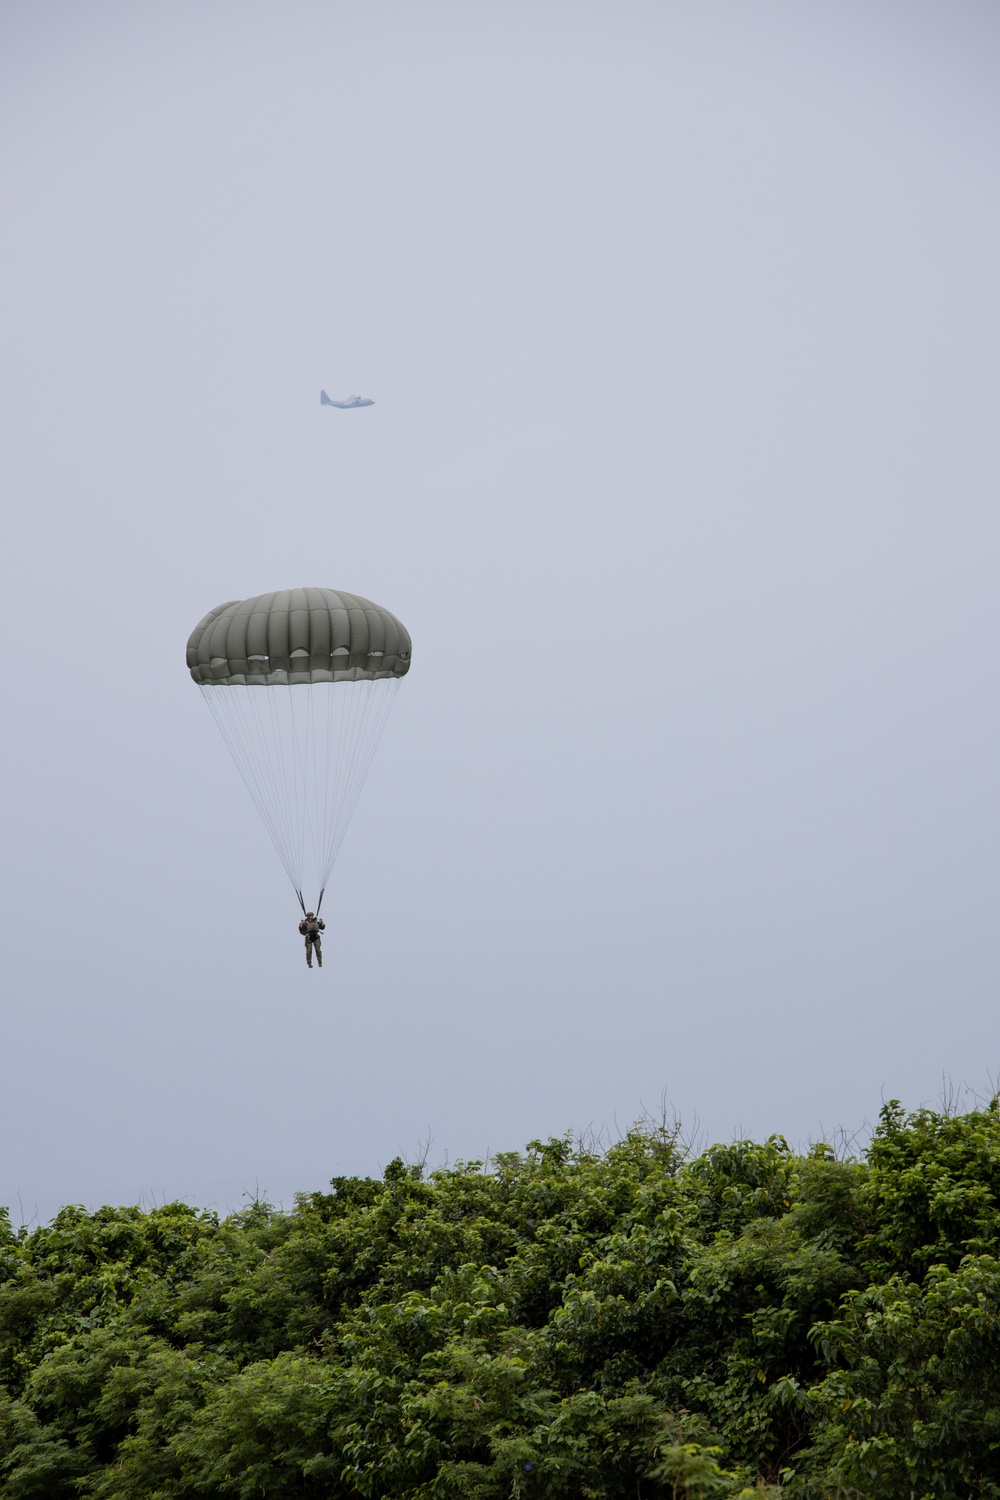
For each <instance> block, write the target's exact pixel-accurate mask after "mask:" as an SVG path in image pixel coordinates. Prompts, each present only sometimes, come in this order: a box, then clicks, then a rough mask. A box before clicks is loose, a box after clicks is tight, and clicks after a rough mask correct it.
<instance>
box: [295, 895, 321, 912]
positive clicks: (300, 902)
mask: <svg viewBox="0 0 1000 1500" xmlns="http://www.w3.org/2000/svg"><path fill="white" fill-rule="evenodd" d="M295 894H296V896H298V898H299V905H300V906H301V908H302V915H303V916H307V915H308V913H307V912H306V903H305V902H304V901H303V899H302V892H301V891H296V892H295ZM320 899H321V900H322V892H320ZM316 915H317V916H319V908H318V907H317V909H316Z"/></svg>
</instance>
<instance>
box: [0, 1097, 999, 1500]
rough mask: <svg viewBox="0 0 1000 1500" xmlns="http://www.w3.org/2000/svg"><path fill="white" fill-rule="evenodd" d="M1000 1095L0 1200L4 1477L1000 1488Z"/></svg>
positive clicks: (200, 1487) (161, 1498) (405, 1486)
mask: <svg viewBox="0 0 1000 1500" xmlns="http://www.w3.org/2000/svg"><path fill="white" fill-rule="evenodd" d="M998 1393H1000V1118H998V1116H997V1112H996V1110H995V1109H993V1108H991V1109H989V1110H984V1111H974V1112H972V1113H969V1114H965V1115H960V1116H947V1115H936V1114H933V1113H931V1112H929V1111H926V1110H922V1111H919V1112H918V1113H916V1114H913V1115H910V1116H906V1115H904V1113H903V1112H902V1110H901V1109H900V1108H899V1106H898V1105H895V1104H892V1105H889V1106H887V1107H886V1109H885V1110H883V1113H882V1117H881V1121H880V1125H879V1128H878V1130H877V1131H876V1133H875V1136H874V1139H873V1141H872V1143H871V1146H870V1149H869V1151H868V1152H867V1155H866V1157H865V1159H863V1160H852V1161H841V1160H837V1159H836V1158H835V1156H834V1154H833V1152H832V1151H831V1150H830V1148H829V1147H826V1146H818V1147H815V1148H814V1149H813V1150H812V1151H810V1152H809V1153H807V1154H805V1155H798V1154H796V1153H794V1152H792V1151H790V1150H789V1148H788V1146H787V1145H786V1144H785V1142H784V1141H783V1140H781V1139H780V1138H778V1137H775V1138H772V1139H771V1140H769V1141H766V1142H764V1143H762V1144H757V1143H753V1142H749V1141H739V1142H736V1143H733V1144H730V1145H728V1146H715V1147H713V1148H711V1149H710V1150H708V1151H706V1152H704V1153H703V1154H701V1155H699V1156H697V1157H693V1158H689V1157H687V1156H686V1155H685V1153H684V1152H683V1151H682V1150H681V1149H680V1147H679V1145H678V1142H677V1140H676V1138H675V1136H674V1134H673V1133H672V1132H669V1131H664V1130H658V1129H645V1128H643V1129H636V1130H634V1131H633V1132H631V1133H630V1134H629V1135H628V1136H627V1137H626V1138H625V1139H624V1140H623V1141H621V1142H619V1143H618V1144H617V1145H615V1146H613V1147H611V1148H610V1149H609V1150H607V1151H604V1152H600V1151H597V1150H593V1149H589V1148H587V1147H583V1146H575V1147H574V1146H573V1145H572V1143H571V1142H570V1140H569V1139H568V1138H567V1139H559V1140H552V1141H548V1142H538V1141H536V1142H533V1143H532V1144H531V1145H530V1146H529V1147H528V1149H527V1151H526V1152H525V1153H524V1154H517V1153H510V1154H506V1155H503V1156H501V1157H498V1158H497V1159H496V1160H494V1161H492V1162H490V1163H489V1164H483V1163H480V1162H467V1163H459V1164H458V1165H457V1166H455V1167H451V1168H448V1169H443V1170H440V1171H437V1172H433V1173H431V1174H430V1175H429V1176H428V1177H426V1178H425V1176H424V1174H423V1173H422V1172H421V1171H420V1170H419V1169H416V1168H412V1167H408V1166H406V1165H405V1164H404V1163H402V1162H400V1161H396V1162H393V1163H391V1164H390V1166H389V1167H388V1168H387V1170H386V1172H385V1175H384V1178H383V1180H382V1181H376V1180H372V1179H351V1178H338V1179H335V1180H334V1182H333V1183H331V1190H330V1191H329V1192H326V1193H305V1194H302V1195H300V1197H299V1198H298V1199H297V1201H296V1206H295V1208H294V1210H293V1211H292V1212H290V1213H281V1212H277V1211H275V1210H273V1209H271V1208H269V1207H268V1206H267V1205H265V1204H254V1205H253V1206H252V1207H250V1208H249V1209H247V1210H246V1211H244V1212H243V1213H240V1214H236V1215H234V1216H231V1217H229V1218H227V1219H224V1220H222V1221H220V1220H219V1219H218V1218H216V1217H215V1216H214V1215H212V1214H207V1213H204V1212H201V1211H198V1210H196V1209H192V1208H188V1207H186V1206H185V1205H183V1204H169V1205H166V1206H165V1207H162V1208H156V1209H153V1210H150V1211H148V1212H144V1211H142V1210H140V1209H138V1208H123V1209H110V1208H102V1209H100V1210H98V1212H96V1213H92V1214H91V1213H87V1212H85V1211H84V1210H83V1209H81V1208H79V1207H70V1208H66V1209H63V1210H62V1212H61V1213H59V1214H58V1215H57V1216H56V1218H55V1219H54V1220H53V1222H52V1223H51V1224H50V1225H47V1226H45V1227H42V1228H38V1229H35V1230H34V1231H30V1232H28V1231H21V1232H20V1233H15V1232H14V1231H13V1230H12V1229H11V1228H10V1224H9V1220H8V1219H7V1218H5V1217H0V1495H2V1496H3V1497H4V1500H7V1497H10V1500H63V1497H66V1500H69V1497H78V1496H92V1497H97V1500H140V1497H141V1500H195V1497H202V1500H204V1497H220V1500H221V1497H229V1496H233V1497H240V1500H251V1497H259V1496H260V1497H263V1496H266V1497H268V1500H283V1497H286V1496H287V1497H292V1496H295V1497H299V1500H303V1497H305V1500H309V1497H315V1500H321V1497H322V1500H328V1497H339V1496H344V1497H348V1496H351V1497H369V1500H431V1497H434V1500H445V1497H449V1496H454V1497H463V1500H506V1497H511V1496H514V1497H521V1500H562V1497H565V1500H570V1497H574V1500H576V1497H590V1500H663V1497H671V1500H681V1497H684V1500H696V1497H731V1500H735V1497H737V1496H744V1497H747V1500H748V1497H750V1496H751V1495H754V1496H757V1497H758V1500H761V1497H765V1496H776V1495H777V1494H778V1493H781V1494H787V1495H789V1496H790V1497H794V1496H798V1497H801V1500H820V1497H824V1500H834V1497H848V1496H852V1495H853V1496H863V1497H864V1500H906V1497H909V1496H913V1497H919V1500H930V1497H942V1500H945V1497H956V1500H957V1497H959V1496H961V1497H963V1500H964V1497H965V1496H974V1497H977V1500H986V1497H997V1500H1000V1457H998V1455H1000V1394H998Z"/></svg>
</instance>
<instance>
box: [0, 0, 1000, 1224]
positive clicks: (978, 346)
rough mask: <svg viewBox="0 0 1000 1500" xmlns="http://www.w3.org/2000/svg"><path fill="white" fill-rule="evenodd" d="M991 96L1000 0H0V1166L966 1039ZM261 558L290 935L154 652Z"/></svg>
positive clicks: (731, 1106)
mask: <svg viewBox="0 0 1000 1500" xmlns="http://www.w3.org/2000/svg"><path fill="white" fill-rule="evenodd" d="M998 127H1000V9H998V7H997V6H996V4H995V3H994V0H983V3H970V0H941V3H937V4H927V3H921V0H899V3H890V0H885V3H878V0H861V3H852V0H812V3H809V4H802V3H801V0H752V3H746V0H739V3H737V0H726V3H713V0H685V3H677V0H659V3H655V4H654V3H641V0H631V3H617V0H616V3H611V0H603V3H589V0H572V3H565V4H564V3H558V0H530V3H527V0H525V3H516V0H504V3H502V4H501V3H493V4H478V3H477V4H473V3H465V4H451V3H446V0H429V3H427V4H422V5H419V6H417V5H413V4H409V3H387V0H365V3H361V0H354V3H346V0H344V3H338V0H325V3H311V0H299V3H295V0H292V3H282V4H280V5H279V4H278V3H266V4H265V3H260V0H240V3H227V0H217V3H211V4H205V3H203V0H197V3H193V0H169V3H168V0H153V3H150V4H144V5H136V4H134V3H113V0H112V3H105V0H90V3H87V4H85V5H81V4H79V3H75V0H67V3H54V0H5V4H4V5H3V7H2V10H0V141H2V166H0V201H2V203H3V211H2V214H0V236H2V243H0V287H2V292H0V296H2V299H3V304H4V314H3V332H2V348H3V356H2V374H0V382H2V384H0V424H2V433H0V445H2V453H0V464H2V479H3V496H4V498H3V532H2V553H0V588H2V601H3V622H4V623H3V631H4V639H3V646H2V660H3V663H4V669H5V671H4V692H3V707H4V715H3V732H2V740H0V776H2V788H3V796H2V809H0V837H2V847H3V854H4V857H3V861H2V866H0V881H2V908H0V909H2V913H3V924H2V925H3V934H2V946H0V993H2V1031H0V1045H2V1049H3V1060H2V1090H0V1141H2V1143H3V1148H2V1159H0V1203H3V1202H7V1203H10V1204H11V1205H12V1207H13V1213H14V1217H15V1219H17V1218H19V1217H21V1216H23V1218H25V1219H29V1220H30V1219H32V1218H33V1217H36V1216H37V1217H39V1218H41V1219H45V1218H47V1217H48V1216H50V1215H51V1214H52V1213H53V1212H54V1211H55V1209H56V1208H57V1207H58V1206H59V1205H60V1204H61V1203H63V1202H67V1201H81V1202H86V1203H87V1204H89V1205H97V1204H99V1203H102V1202H105V1201H110V1202H128V1201H136V1200H140V1199H141V1200H142V1201H144V1202H147V1203H148V1202H150V1201H152V1200H153V1199H156V1200H160V1199H161V1198H164V1197H166V1198H168V1199H169V1198H173V1197H182V1198H185V1199H187V1200H189V1201H192V1202H195V1203H199V1204H206V1205H213V1206H216V1207H218V1208H219V1209H221V1210H225V1209H227V1208H229V1207H233V1206H238V1205H239V1204H240V1202H241V1201H242V1195H243V1194H244V1193H245V1192H250V1193H251V1194H252V1193H254V1192H256V1191H259V1192H261V1193H265V1194H267V1195H269V1196H270V1197H271V1198H272V1199H274V1200H276V1201H281V1202H285V1203H288V1202H290V1201H291V1197H292V1194H293V1193H294V1191H295V1190H296V1189H310V1188H320V1187H322V1186H323V1185H324V1184H325V1183H326V1181H327V1180H328V1178H329V1177H330V1176H331V1175H333V1174H335V1173H336V1174H341V1173H378V1172H380V1171H381V1169H382V1167H383V1166H384V1165H385V1163H386V1162H387V1161H388V1160H389V1159H391V1158H392V1157H393V1156H395V1155H396V1154H397V1153H401V1154H403V1155H404V1156H407V1157H409V1158H411V1159H412V1158H414V1157H416V1156H418V1155H420V1153H421V1151H422V1150H427V1152H428V1157H429V1160H430V1161H431V1162H441V1161H444V1160H454V1159H455V1158H456V1157H481V1156H483V1155H485V1154H486V1153H487V1152H489V1151H497V1150H508V1149H515V1148H518V1147H520V1146H523V1144H524V1143H525V1142H526V1141H527V1140H529V1139H530V1138H532V1137H535V1136H545V1135H548V1134H558V1133H561V1132H563V1131H564V1130H566V1129H570V1128H572V1129H577V1130H583V1129H586V1128H587V1127H591V1128H593V1129H595V1130H606V1131H609V1132H611V1133H612V1134H613V1133H615V1132H616V1131H618V1130H620V1129H624V1128H626V1127H627V1126H628V1124H629V1123H630V1122H631V1121H632V1120H633V1119H634V1118H635V1117H636V1116H637V1115H639V1114H640V1113H641V1112H642V1110H643V1109H650V1110H653V1111H654V1112H658V1111H659V1109H660V1103H661V1100H665V1101H666V1102H667V1104H668V1106H669V1107H670V1108H672V1109H675V1110H676V1111H677V1113H678V1114H679V1115H680V1116H681V1118H682V1119H683V1120H684V1121H685V1122H686V1124H687V1125H688V1126H689V1127H691V1126H693V1125H694V1123H695V1121H696V1120H697V1121H698V1122H699V1123H700V1128H701V1130H702V1131H703V1133H704V1135H705V1136H706V1137H707V1138H710V1139H726V1138H729V1137H731V1136H732V1135H733V1134H734V1133H735V1132H744V1133H748V1134H752V1135H755V1136H761V1135H766V1134H768V1133H770V1132H772V1131H781V1132H784V1133H785V1134H786V1135H787V1136H788V1137H789V1138H790V1139H791V1140H792V1141H793V1142H794V1143H796V1144H801V1143H804V1142H805V1141H807V1140H808V1139H810V1138H815V1137H817V1136H820V1135H824V1134H826V1135H829V1134H830V1132H832V1131H833V1130H835V1129H836V1128H837V1127H844V1128H846V1129H847V1130H855V1129H863V1128H864V1126H865V1122H866V1121H868V1122H870V1121H871V1120H872V1119H873V1118H874V1117H875V1115H876V1114H877V1111H878V1108H879V1106H880V1103H881V1100H882V1098H883V1097H893V1096H898V1097H901V1098H902V1099H903V1100H904V1101H905V1102H906V1103H907V1104H909V1105H911V1106H916V1105H918V1104H920V1103H922V1102H928V1103H931V1104H933V1103H934V1102H935V1101H936V1100H937V1099H938V1096H939V1094H940V1091H941V1087H942V1078H943V1077H944V1078H945V1079H946V1080H951V1081H952V1083H953V1084H954V1086H955V1087H956V1088H958V1089H962V1088H964V1087H968V1089H970V1090H972V1091H973V1093H977V1092H978V1093H979V1094H988V1093H989V1092H990V1089H991V1086H992V1084H993V1082H995V1080H996V1079H997V1077H998V1074H1000V1036H998V1027H997V997H998V984H1000V926H998V921H997V913H998V910H1000V853H998V851H1000V699H998V691H997V675H998V674H997V639H998V625H1000V551H998V543H1000V514H998V486H997V479H998V470H1000V463H998V459H1000V424H998V420H997V408H998V396H1000V381H998V375H1000V326H998V325H1000V318H998V285H1000V278H998V269H997V268H998V265H1000V203H998V182H1000V172H998V147H1000V128H998ZM321 386H324V387H325V388H326V389H327V390H329V391H330V393H331V395H334V396H340V395H346V394H349V393H351V392H355V391H357V392H362V393H363V394H365V395H368V396H371V397H372V398H374V400H375V403H376V404H375V405H374V406H373V407H371V408H369V409H366V410H362V411H354V412H341V411H331V410H328V409H321V408H320V406H319V399H318V398H319V389H320V387H321ZM302 584H319V585H323V586H327V587H333V588H343V589H347V590H350V591H353V592H356V593H360V594H363V595H366V596H368V597H370V598H373V599H375V600H377V601H378V602H379V603H381V604H383V605H385V606H386V607H387V608H389V609H391V610H392V611H394V612H395V613H396V614H397V615H398V616H399V617H400V618H401V619H402V620H403V621H404V622H405V624H406V625H407V626H408V628H409V630H410V633H411V635H412V637H413V643H414V655H413V668H412V671H411V672H410V674H409V676H408V677H407V679H406V681H405V682H404V683H403V686H402V689H401V691H400V695H399V702H398V705H397V707H396V710H395V713H394V717H393V719H392V720H391V721H390V724H389V728H388V730H387V732H386V734H385V737H384V739H383V741H382V745H381V748H380V751H379V755H378V759H377V761H376V764H375V767H374V770H373V772H372V775H371V778H370V780H369V783H368V786H367V787H366V790H365V794H364V796H363V798H362V801H361V803H360V805H359V808H358V811H357V813H356V815H355V819H354V822H353V824H352V827H351V830H350V832H349V834H348V837H347V840H346V842H345V844H344V847H343V850H342V853H341V856H340V860H339V863H338V866H337V870H336V873H335V878H334V883H333V888H332V890H331V892H330V895H329V896H328V897H327V904H326V906H325V908H324V914H325V915H326V916H327V919H328V923H329V932H328V943H327V960H326V967H325V968H324V970H323V972H322V973H318V972H316V971H314V972H312V973H310V972H308V971H307V970H306V967H305V964H304V962H303V958H302V951H301V940H300V939H299V937H298V935H297V933H296V923H297V919H298V908H297V905H296V902H295V897H294V895H293V893H292V890H291V888H290V886H289V884H288V882H287V879H286V877H285V875H284V872H283V870H282V868H281V866H280V864H279V862H278V859H277V857H276V855H275V853H274V851H273V849H272V847H271V845H270V843H269V842H268V839H267V835H266V833H265V831H264V829H263V827H262V825H261V824H260V822H259V820H258V818H257V815H256V813H255V811H254V809H253V807H252V805H251V803H250V800H249V798H248V797H247V794H246V791H245V790H244V787H243V785H242V783H241V782H240V780H239V777H238V775H237V773H236V771H235V768H234V766H233V764H232V762H231V761H230V760H229V759H228V755H227V752H226V749H225V746H224V744H223V742H222V739H221V737H220V736H219V734H218V731H217V730H216V727H215V725H214V723H213V722H212V719H211V716H210V714H209V713H208V712H207V710H206V708H205V706H204V704H203V703H202V702H201V698H200V695H199V693H198V691H197V689H196V688H195V686H194V684H193V683H192V682H191V680H190V678H189V676H188V674H187V671H186V669H185V664H184V647H185V642H186V640H187V636H188V633H189V632H190V630H191V629H192V627H193V626H194V625H195V624H196V623H197V621H198V620H199V619H200V618H201V617H202V615H203V614H204V613H205V612H206V611H207V610H208V609H209V608H211V607H212V606H213V605H216V604H218V603H220V602H222V601H223V600H227V599H233V598H241V597H245V596H247V595H251V594H256V593H261V592H264V591H266V590H270V589H275V588H281V587H288V586H293V585H302ZM969 1097H971V1096H969Z"/></svg>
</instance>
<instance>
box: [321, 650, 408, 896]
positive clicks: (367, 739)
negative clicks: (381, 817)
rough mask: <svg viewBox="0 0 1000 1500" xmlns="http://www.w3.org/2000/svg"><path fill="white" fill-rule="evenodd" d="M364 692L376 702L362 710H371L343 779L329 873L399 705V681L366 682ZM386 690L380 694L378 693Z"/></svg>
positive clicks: (328, 861) (362, 721) (365, 696)
mask: <svg viewBox="0 0 1000 1500" xmlns="http://www.w3.org/2000/svg"><path fill="white" fill-rule="evenodd" d="M357 686H358V687H360V688H361V689H362V690H363V693H362V696H363V698H364V699H368V700H374V701H373V702H372V701H368V702H367V703H363V704H362V707H363V708H364V709H365V710H367V711H366V712H365V713H364V714H363V716H362V717H361V725H360V731H359V732H358V733H357V735H356V736H355V738H354V742H353V744H352V746H351V749H350V763H349V768H348V770H347V773H346V774H345V775H343V776H342V777H341V778H340V786H341V788H342V794H341V798H340V806H339V809H338V817H337V826H336V828H335V829H334V830H333V836H332V838H331V844H330V848H329V850H328V852H327V870H328V872H329V870H332V868H333V865H334V862H335V860H336V858H337V855H338V854H339V853H340V846H341V844H342V843H343V842H344V836H345V834H346V833H347V828H348V825H349V823H350V821H351V816H352V814H353V812H354V809H355V807H356V806H357V803H358V798H359V797H360V796H361V791H362V788H363V787H364V784H365V779H366V777H367V775H368V772H369V770H370V768H371V763H372V761H373V759H374V757H375V751H376V750H377V749H378V743H379V740H380V739H381V738H382V733H383V731H384V729H385V726H386V723H387V722H388V718H389V714H390V712H391V710H392V706H393V704H394V703H395V701H396V694H397V692H398V691H399V680H398V679H392V680H383V681H382V682H381V683H375V682H364V683H358V684H357ZM376 688H382V689H383V691H381V692H379V693H378V694H376V693H375V691H374V689H376Z"/></svg>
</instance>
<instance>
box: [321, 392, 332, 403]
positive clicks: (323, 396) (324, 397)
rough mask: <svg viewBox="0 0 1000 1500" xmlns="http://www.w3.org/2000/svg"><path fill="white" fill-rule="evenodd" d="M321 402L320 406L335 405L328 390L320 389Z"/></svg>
mask: <svg viewBox="0 0 1000 1500" xmlns="http://www.w3.org/2000/svg"><path fill="white" fill-rule="evenodd" d="M319 404H320V406H332V405H333V402H332V401H331V400H330V398H329V396H328V395H327V394H326V391H320V393H319Z"/></svg>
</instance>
